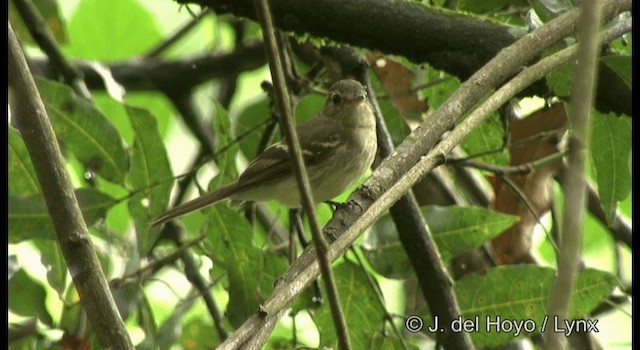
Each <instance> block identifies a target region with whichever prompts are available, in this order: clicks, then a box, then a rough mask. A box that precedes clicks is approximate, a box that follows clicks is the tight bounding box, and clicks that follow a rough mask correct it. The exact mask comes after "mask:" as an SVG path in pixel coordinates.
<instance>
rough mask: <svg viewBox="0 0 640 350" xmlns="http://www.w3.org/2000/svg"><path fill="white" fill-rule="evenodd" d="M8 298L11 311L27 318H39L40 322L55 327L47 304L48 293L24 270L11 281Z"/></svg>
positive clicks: (18, 272) (19, 271) (16, 273)
mask: <svg viewBox="0 0 640 350" xmlns="http://www.w3.org/2000/svg"><path fill="white" fill-rule="evenodd" d="M8 296H9V305H8V306H9V310H10V311H12V312H14V313H16V314H18V315H22V316H25V317H29V316H33V317H37V318H38V320H40V322H42V323H44V324H46V325H49V326H53V319H52V318H51V315H50V314H49V311H48V310H47V307H46V304H45V301H46V300H45V299H46V297H47V292H46V291H45V289H44V287H43V286H42V284H41V283H39V281H37V280H35V279H34V278H33V277H31V276H29V275H28V274H27V272H26V271H25V270H24V269H20V270H18V271H16V272H15V273H14V274H13V276H12V277H11V278H10V279H9V285H8Z"/></svg>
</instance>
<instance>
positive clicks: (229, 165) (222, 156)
mask: <svg viewBox="0 0 640 350" xmlns="http://www.w3.org/2000/svg"><path fill="white" fill-rule="evenodd" d="M213 129H214V131H215V134H216V136H217V150H216V152H217V155H216V165H217V166H218V171H219V173H218V176H217V177H216V179H215V180H214V181H213V182H212V183H211V184H210V186H214V187H218V186H220V185H222V184H225V183H228V182H231V181H234V180H236V179H237V178H238V169H237V167H236V155H237V153H238V143H237V140H236V138H235V135H234V133H233V130H232V128H231V120H230V119H229V114H228V113H227V111H225V109H224V107H222V105H220V104H219V103H218V102H216V103H215V116H214V118H213Z"/></svg>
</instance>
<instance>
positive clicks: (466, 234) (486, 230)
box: [362, 206, 518, 278]
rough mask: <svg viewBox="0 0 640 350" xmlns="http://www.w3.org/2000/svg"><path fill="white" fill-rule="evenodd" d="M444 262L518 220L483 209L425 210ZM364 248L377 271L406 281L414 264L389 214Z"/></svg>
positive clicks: (433, 208)
mask: <svg viewBox="0 0 640 350" xmlns="http://www.w3.org/2000/svg"><path fill="white" fill-rule="evenodd" d="M422 213H423V215H424V217H425V220H426V222H427V224H428V225H429V228H430V229H431V232H432V233H433V239H434V240H435V242H436V245H437V246H438V249H439V251H440V255H441V257H442V259H443V260H448V259H451V258H453V257H454V256H456V255H458V254H460V253H463V252H465V251H467V250H469V249H471V248H473V247H476V246H479V245H481V244H482V243H484V242H486V241H487V240H489V239H491V238H494V237H496V236H497V235H499V234H500V233H502V232H504V230H506V229H507V228H509V227H511V225H513V224H514V223H515V222H516V221H517V220H518V218H517V217H515V216H511V215H506V214H502V213H498V212H494V211H491V210H488V209H484V208H480V207H457V206H450V207H438V206H427V207H424V208H422ZM362 248H363V250H364V252H365V255H366V256H367V259H368V260H369V263H371V265H372V266H373V268H374V269H375V270H376V272H378V273H380V274H382V275H383V276H385V277H388V278H406V277H407V276H408V275H409V274H410V273H411V269H410V265H409V262H408V260H407V257H406V254H405V252H404V249H403V248H402V245H401V244H400V241H399V240H398V235H397V231H396V228H395V225H394V224H393V221H392V219H391V217H390V216H389V215H385V216H383V217H381V218H380V219H378V221H377V222H376V224H375V225H374V226H373V227H372V229H371V230H370V231H369V232H368V233H367V234H366V236H365V241H364V242H363V244H362Z"/></svg>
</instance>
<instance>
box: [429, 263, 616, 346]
mask: <svg viewBox="0 0 640 350" xmlns="http://www.w3.org/2000/svg"><path fill="white" fill-rule="evenodd" d="M555 276H556V271H555V270H554V269H552V268H547V267H540V266H536V265H510V266H499V267H495V268H492V269H490V270H489V271H488V272H487V274H486V275H484V276H480V275H476V274H470V275H467V276H465V277H463V278H462V279H460V280H459V281H457V282H456V283H455V285H454V292H455V294H456V296H457V299H458V305H459V306H460V312H461V313H462V318H463V319H464V320H466V321H462V322H460V323H463V322H466V323H467V324H469V325H471V326H473V327H472V330H471V332H472V333H471V339H472V340H473V342H474V343H475V344H476V346H478V347H494V346H499V345H503V344H507V343H509V342H512V341H514V340H515V339H517V338H518V337H527V336H531V335H532V334H534V333H539V332H540V331H541V330H542V328H543V327H547V328H549V327H554V326H555V325H556V324H557V325H558V328H557V329H560V327H563V326H564V322H563V321H556V320H554V319H553V318H551V317H549V316H548V312H547V310H548V305H549V297H550V295H551V290H552V289H553V281H554V279H555ZM617 284H618V282H617V279H616V278H615V277H614V276H613V275H611V274H609V273H606V272H603V271H599V270H595V269H584V270H582V271H580V272H579V273H578V275H577V278H576V281H575V283H574V287H573V292H572V298H571V305H570V307H569V314H568V319H569V320H573V319H576V318H581V317H584V316H586V315H588V314H589V312H590V311H591V310H593V308H595V307H596V306H597V305H598V304H599V303H600V302H602V300H604V298H606V297H607V296H608V295H609V294H610V293H611V291H612V290H613V288H614V287H615V286H616V285H617ZM426 319H427V320H429V321H428V322H426V325H427V324H428V326H433V323H432V321H431V320H432V318H431V317H430V316H429V317H427V318H426ZM496 322H498V323H496ZM460 323H456V324H455V325H454V326H459V325H460ZM498 324H499V325H500V326H499V328H498ZM516 325H518V326H520V327H522V328H520V329H518V328H517V327H516ZM438 326H439V327H444V326H443V325H442V324H439V325H438ZM509 327H511V328H509Z"/></svg>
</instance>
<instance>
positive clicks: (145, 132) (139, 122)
mask: <svg viewBox="0 0 640 350" xmlns="http://www.w3.org/2000/svg"><path fill="white" fill-rule="evenodd" d="M127 112H128V113H129V117H130V118H131V125H132V126H133V130H134V131H135V135H136V136H135V140H134V142H133V149H132V154H131V160H132V166H131V172H130V173H129V176H128V178H127V180H128V182H129V184H130V185H131V187H132V188H133V189H134V190H135V191H136V194H135V195H134V196H133V197H132V198H131V199H130V200H129V211H130V212H131V215H132V216H133V218H134V219H135V221H136V229H137V230H136V232H137V234H138V245H139V249H140V253H141V255H143V256H144V255H146V254H147V253H148V250H149V249H150V248H151V246H152V245H153V243H154V242H155V240H156V239H157V237H158V235H159V234H160V228H159V227H153V228H150V227H149V221H150V219H152V218H154V217H155V216H157V215H160V214H161V213H162V212H164V211H165V210H166V208H167V201H168V200H169V195H170V194H171V188H172V186H173V174H172V172H171V166H170V165H169V159H168V157H167V152H166V150H165V148H164V143H163V142H162V138H161V137H160V133H159V132H158V126H157V123H156V120H155V118H154V117H153V116H152V115H151V113H149V112H148V111H146V110H144V109H141V108H136V107H127Z"/></svg>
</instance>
